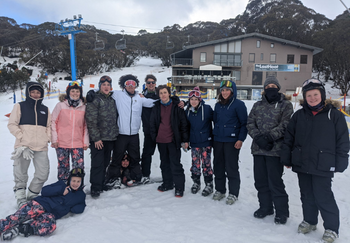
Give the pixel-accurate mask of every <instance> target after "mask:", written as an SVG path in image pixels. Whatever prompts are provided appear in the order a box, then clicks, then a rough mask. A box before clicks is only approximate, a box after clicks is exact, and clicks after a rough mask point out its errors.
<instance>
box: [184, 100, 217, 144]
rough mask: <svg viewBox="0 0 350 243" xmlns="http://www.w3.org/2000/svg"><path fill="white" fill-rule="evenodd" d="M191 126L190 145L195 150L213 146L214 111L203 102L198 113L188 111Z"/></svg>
mask: <svg viewBox="0 0 350 243" xmlns="http://www.w3.org/2000/svg"><path fill="white" fill-rule="evenodd" d="M186 116H187V120H188V123H189V125H190V127H191V128H190V144H191V147H193V148H203V147H208V146H212V136H213V135H212V121H213V109H212V108H211V106H210V105H206V104H205V102H204V100H202V101H201V102H200V104H199V106H198V109H197V112H193V111H191V110H190V109H188V110H187V111H186Z"/></svg>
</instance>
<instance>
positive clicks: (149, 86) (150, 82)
mask: <svg viewBox="0 0 350 243" xmlns="http://www.w3.org/2000/svg"><path fill="white" fill-rule="evenodd" d="M146 88H147V90H149V91H154V90H155V89H156V81H154V80H153V79H151V78H149V79H147V81H146Z"/></svg>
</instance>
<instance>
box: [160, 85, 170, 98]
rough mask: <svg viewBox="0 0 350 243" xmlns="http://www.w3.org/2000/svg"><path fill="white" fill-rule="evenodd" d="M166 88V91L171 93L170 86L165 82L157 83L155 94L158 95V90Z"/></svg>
mask: <svg viewBox="0 0 350 243" xmlns="http://www.w3.org/2000/svg"><path fill="white" fill-rule="evenodd" d="M161 89H166V90H167V91H168V93H169V94H170V95H171V91H170V87H169V86H168V85H166V84H162V85H159V86H158V88H157V95H158V96H159V90H161Z"/></svg>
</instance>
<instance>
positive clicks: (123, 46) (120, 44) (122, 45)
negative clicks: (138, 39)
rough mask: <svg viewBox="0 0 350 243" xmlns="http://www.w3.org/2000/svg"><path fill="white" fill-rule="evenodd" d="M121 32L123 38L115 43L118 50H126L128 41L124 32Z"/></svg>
mask: <svg viewBox="0 0 350 243" xmlns="http://www.w3.org/2000/svg"><path fill="white" fill-rule="evenodd" d="M121 32H122V33H123V37H122V38H121V39H120V40H118V41H117V42H116V43H115V48H116V49H117V50H125V49H126V39H124V30H122V31H121Z"/></svg>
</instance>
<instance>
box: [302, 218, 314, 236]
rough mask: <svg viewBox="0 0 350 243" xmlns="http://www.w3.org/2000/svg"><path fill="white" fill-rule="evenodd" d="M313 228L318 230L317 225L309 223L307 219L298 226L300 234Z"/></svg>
mask: <svg viewBox="0 0 350 243" xmlns="http://www.w3.org/2000/svg"><path fill="white" fill-rule="evenodd" d="M313 230H316V225H312V224H309V223H308V222H306V221H305V220H303V222H301V223H300V224H299V226H298V233H300V234H307V233H309V232H311V231H313Z"/></svg>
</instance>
